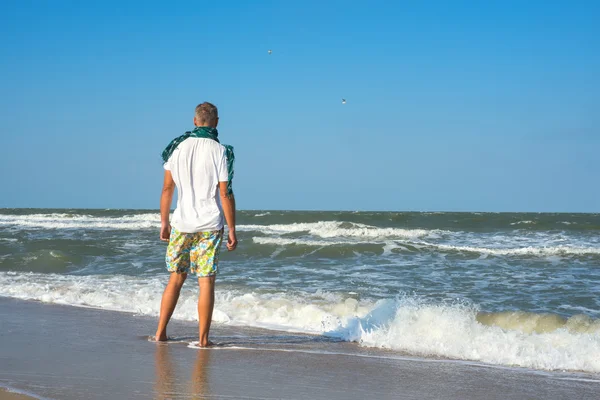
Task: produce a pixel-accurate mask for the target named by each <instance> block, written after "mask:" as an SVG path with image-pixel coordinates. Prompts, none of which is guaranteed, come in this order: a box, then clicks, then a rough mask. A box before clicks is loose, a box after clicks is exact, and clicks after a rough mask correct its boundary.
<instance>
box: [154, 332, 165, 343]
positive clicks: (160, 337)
mask: <svg viewBox="0 0 600 400" xmlns="http://www.w3.org/2000/svg"><path fill="white" fill-rule="evenodd" d="M167 339H168V338H167V333H166V332H163V333H162V334H161V333H159V332H156V335H154V340H155V341H157V342H166V341H167Z"/></svg>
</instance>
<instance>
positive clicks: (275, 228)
mask: <svg viewBox="0 0 600 400" xmlns="http://www.w3.org/2000/svg"><path fill="white" fill-rule="evenodd" d="M238 230H239V231H246V232H261V233H263V234H266V235H274V234H275V235H283V234H288V233H301V232H306V233H308V234H310V235H312V236H317V237H321V238H334V237H349V238H365V239H366V238H369V239H376V238H398V239H415V238H421V237H439V236H440V235H442V234H445V233H449V232H448V231H442V230H437V229H436V230H427V229H401V228H378V227H375V226H370V225H365V224H357V223H350V222H340V221H320V222H313V223H294V224H274V225H240V226H239V227H238Z"/></svg>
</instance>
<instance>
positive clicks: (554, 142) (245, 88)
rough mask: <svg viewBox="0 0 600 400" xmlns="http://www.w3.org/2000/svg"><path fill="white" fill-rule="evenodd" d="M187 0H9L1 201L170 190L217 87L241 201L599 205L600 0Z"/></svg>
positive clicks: (141, 199) (85, 203)
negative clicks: (170, 152)
mask: <svg viewBox="0 0 600 400" xmlns="http://www.w3.org/2000/svg"><path fill="white" fill-rule="evenodd" d="M88 3H90V4H88ZM173 3H176V4H175V5H173V4H170V3H168V2H152V1H144V2H133V1H130V2H121V1H118V2H117V1H103V2H94V4H91V2H79V1H43V2H42V1H3V2H1V3H0V35H1V38H2V39H1V41H0V60H1V62H0V76H1V77H2V78H1V79H0V147H1V148H2V150H3V151H2V157H1V158H0V167H1V168H2V170H3V171H4V177H3V179H2V181H3V185H2V186H3V189H2V196H0V207H43V208H45V207H59V208H61V207H65V208H71V207H78V208H88V207H89V208H158V202H159V197H160V190H161V185H162V174H163V170H162V165H161V160H160V153H161V152H162V150H163V148H164V147H165V146H166V145H167V144H168V143H169V141H170V140H171V139H172V138H173V137H175V136H178V135H180V134H182V133H183V132H184V131H186V130H189V129H190V128H191V126H192V117H193V111H194V107H195V106H196V104H198V103H200V102H202V101H211V102H213V103H215V104H216V105H217V106H218V107H219V111H220V116H221V122H220V126H219V128H220V129H219V132H220V136H221V139H222V141H223V142H224V143H228V144H232V145H234V146H235V149H236V178H235V180H234V187H235V191H236V197H237V203H238V208H240V209H318V210H415V211H421V210H422V211H431V210H442V211H573V212H600V185H599V184H598V181H599V179H598V175H599V173H600V161H598V160H599V156H598V152H599V150H600V111H599V110H600V74H599V73H598V71H600V26H599V24H598V23H597V21H598V20H600V2H595V1H528V2H523V1H489V2H488V1H412V2H408V1H407V2H377V1H374V2H353V1H347V0H346V1H324V0H321V1H302V2H292V1H289V2H288V1H270V2H258V1H257V2H242V1H214V2H192V1H189V2H187V1H178V2H173ZM269 49H272V50H273V54H271V55H268V54H267V51H268V50H269ZM342 98H345V99H347V103H346V104H342V102H341V99H342Z"/></svg>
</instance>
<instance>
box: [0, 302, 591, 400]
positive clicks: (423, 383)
mask: <svg viewBox="0 0 600 400" xmlns="http://www.w3.org/2000/svg"><path fill="white" fill-rule="evenodd" d="M0 320H1V321H2V330H1V335H2V340H1V341H0V361H1V362H0V385H1V386H3V387H8V388H11V389H13V390H15V389H16V390H18V391H20V392H21V393H26V394H30V395H32V396H35V397H37V398H40V399H42V398H43V399H66V400H68V399H83V398H85V399H106V398H112V399H134V398H140V399H148V398H155V399H195V398H224V399H225V398H227V399H229V398H244V399H398V398H403V399H481V398H486V399H575V398H576V399H595V398H597V396H598V393H599V392H600V379H598V378H597V377H594V376H593V375H589V374H581V373H559V372H553V373H549V372H539V371H534V370H529V369H522V368H508V367H494V366H489V365H483V364H476V363H466V362H456V361H452V360H435V359H418V358H414V357H403V356H399V355H398V354H394V353H392V352H388V351H383V350H377V351H376V350H365V349H362V348H360V347H359V346H357V345H356V344H353V343H347V342H341V341H333V340H327V339H324V338H323V337H321V336H318V335H303V334H290V333H287V332H274V331H269V330H263V329H257V328H245V329H242V328H233V327H228V326H220V325H218V324H217V325H216V326H215V327H214V328H213V340H215V341H216V342H217V343H220V344H221V347H216V348H213V349H197V348H190V347H189V342H192V341H193V340H195V336H194V335H195V334H196V325H195V323H193V322H185V321H173V323H172V326H170V335H171V336H174V337H175V339H176V340H173V341H172V342H170V343H167V344H160V343H155V342H151V341H148V335H149V334H151V333H152V332H153V329H154V328H155V323H156V321H155V319H154V318H149V317H147V316H136V315H132V314H128V313H121V312H113V311H102V310H95V309H89V308H76V307H69V306H63V305H52V304H44V303H40V302H33V301H22V300H15V299H7V298H0ZM2 396H6V393H4V394H2ZM11 396H12V395H11ZM0 398H6V399H10V398H15V399H16V398H18V397H0Z"/></svg>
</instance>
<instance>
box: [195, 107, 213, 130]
mask: <svg viewBox="0 0 600 400" xmlns="http://www.w3.org/2000/svg"><path fill="white" fill-rule="evenodd" d="M195 116H196V118H197V119H198V122H199V123H200V124H202V125H208V126H214V125H216V123H217V119H219V110H217V107H216V106H215V105H214V104H211V103H209V102H207V101H205V102H204V103H202V104H198V106H196V114H195Z"/></svg>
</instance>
